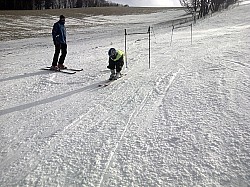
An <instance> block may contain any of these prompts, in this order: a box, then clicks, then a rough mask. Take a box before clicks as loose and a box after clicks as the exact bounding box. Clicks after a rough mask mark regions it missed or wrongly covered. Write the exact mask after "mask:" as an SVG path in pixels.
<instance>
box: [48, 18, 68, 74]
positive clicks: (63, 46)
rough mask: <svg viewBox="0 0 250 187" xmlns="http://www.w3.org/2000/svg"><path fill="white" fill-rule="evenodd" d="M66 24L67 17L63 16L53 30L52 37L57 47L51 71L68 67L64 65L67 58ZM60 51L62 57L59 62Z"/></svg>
mask: <svg viewBox="0 0 250 187" xmlns="http://www.w3.org/2000/svg"><path fill="white" fill-rule="evenodd" d="M64 24H65V17H64V16H63V15H61V16H60V20H59V21H58V22H56V23H55V24H54V26H53V29H52V37H53V42H54V45H55V53H54V57H53V62H52V66H51V69H53V70H60V69H67V67H65V66H64V65H63V63H64V60H65V57H66V55H67V42H66V28H65V26H64ZM60 51H61V56H60V58H59V61H58V57H59V54H60Z"/></svg>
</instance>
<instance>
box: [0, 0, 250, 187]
mask: <svg viewBox="0 0 250 187" xmlns="http://www.w3.org/2000/svg"><path fill="white" fill-rule="evenodd" d="M249 9H250V5H249V4H245V5H241V6H238V7H235V8H232V9H229V10H225V11H223V12H221V13H220V14H214V15H213V16H212V17H210V18H208V19H205V20H201V21H199V22H198V23H197V24H196V25H195V26H194V28H193V44H192V45H191V44H190V28H188V27H187V28H182V29H179V30H176V31H175V32H174V35H173V43H172V45H171V46H170V37H171V35H170V34H171V28H170V27H168V26H166V25H164V24H163V23H164V21H166V20H164V19H165V18H164V17H163V16H165V15H166V14H168V13H166V12H165V13H154V14H151V17H150V16H149V15H143V16H138V15H134V16H131V19H132V20H134V21H132V22H131V23H130V22H129V21H127V22H126V23H124V25H123V26H124V27H120V28H119V29H118V30H116V29H117V25H116V24H114V26H113V27H112V26H110V27H109V28H107V27H105V25H102V26H98V27H97V28H91V29H90V30H89V33H88V32H84V33H81V32H79V33H75V34H74V35H70V36H69V42H68V45H69V53H68V56H67V59H66V63H65V64H66V65H67V66H69V67H81V68H84V71H83V72H77V73H76V74H74V75H66V74H62V73H53V72H49V71H43V70H39V69H40V68H42V67H46V66H48V65H50V63H51V59H52V55H53V46H52V42H51V38H32V39H25V40H16V41H6V42H1V44H0V53H1V55H0V61H1V65H0V71H1V76H0V86H1V98H0V99H1V101H0V102H1V108H0V129H1V130H0V139H1V142H0V172H1V173H0V186H206V187H207V186H225V187H230V186H232V187H238V186H240V187H249V185H250V61H249V59H250V53H249V51H250V14H249ZM124 18H125V17H124V16H121V17H119V16H118V17H109V19H110V20H120V21H121V20H122V19H124ZM149 18H150V20H151V21H150V23H149V22H147V21H145V20H147V19H149ZM136 20H137V22H138V24H139V23H140V22H143V21H145V22H143V23H145V24H144V25H143V24H139V25H140V26H139V28H138V25H137V24H136ZM109 24H110V22H109ZM148 24H150V25H151V26H153V28H154V29H153V31H154V34H155V35H154V36H153V38H152V54H151V56H152V59H151V63H152V64H151V68H150V69H149V68H148V56H147V55H148V49H147V45H148V40H147V35H145V36H144V35H133V36H129V42H128V67H129V68H128V69H125V68H124V70H123V71H124V72H126V73H127V75H126V76H125V77H124V78H122V79H120V80H118V81H117V82H114V83H113V84H111V85H110V86H108V87H105V88H98V84H100V83H101V82H103V81H104V80H105V79H107V78H108V77H109V72H108V71H107V70H106V66H107V51H108V49H109V48H110V47H116V48H120V49H123V48H124V47H123V45H124V38H123V37H124V36H123V32H124V31H123V29H125V28H127V29H129V32H133V31H137V30H140V31H141V30H145V31H147V27H148V26H149V25H148ZM100 31H101V32H100Z"/></svg>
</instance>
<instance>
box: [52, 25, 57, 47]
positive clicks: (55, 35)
mask: <svg viewBox="0 0 250 187" xmlns="http://www.w3.org/2000/svg"><path fill="white" fill-rule="evenodd" d="M58 36H59V35H58V25H57V23H55V24H54V26H53V29H52V37H53V42H54V44H55V45H57V44H59V41H58V38H57V37H58Z"/></svg>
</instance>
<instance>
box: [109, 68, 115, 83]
mask: <svg viewBox="0 0 250 187" xmlns="http://www.w3.org/2000/svg"><path fill="white" fill-rule="evenodd" d="M110 72H111V75H110V77H109V80H110V81H111V80H114V79H115V77H116V75H115V70H114V69H111V70H110Z"/></svg>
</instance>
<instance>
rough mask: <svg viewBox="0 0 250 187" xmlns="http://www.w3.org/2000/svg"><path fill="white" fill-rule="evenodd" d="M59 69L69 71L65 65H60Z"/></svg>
mask: <svg viewBox="0 0 250 187" xmlns="http://www.w3.org/2000/svg"><path fill="white" fill-rule="evenodd" d="M58 68H59V69H67V67H66V66H64V65H63V64H58Z"/></svg>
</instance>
